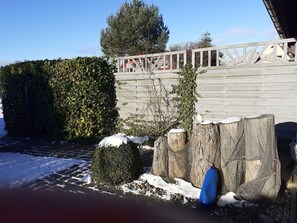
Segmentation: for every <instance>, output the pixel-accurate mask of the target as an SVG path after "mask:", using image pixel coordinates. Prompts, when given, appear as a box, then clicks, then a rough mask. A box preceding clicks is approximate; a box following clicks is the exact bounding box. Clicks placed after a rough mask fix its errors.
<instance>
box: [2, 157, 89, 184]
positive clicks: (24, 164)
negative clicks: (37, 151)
mask: <svg viewBox="0 0 297 223" xmlns="http://www.w3.org/2000/svg"><path fill="white" fill-rule="evenodd" d="M82 162H85V161H83V160H77V159H64V158H56V157H35V156H31V155H26V154H19V153H0V188H15V187H20V186H22V185H24V184H26V183H29V182H31V181H34V180H36V179H40V178H44V177H46V176H48V175H50V174H52V173H55V172H58V171H61V170H63V169H67V168H69V167H71V166H73V165H76V164H79V163H82Z"/></svg>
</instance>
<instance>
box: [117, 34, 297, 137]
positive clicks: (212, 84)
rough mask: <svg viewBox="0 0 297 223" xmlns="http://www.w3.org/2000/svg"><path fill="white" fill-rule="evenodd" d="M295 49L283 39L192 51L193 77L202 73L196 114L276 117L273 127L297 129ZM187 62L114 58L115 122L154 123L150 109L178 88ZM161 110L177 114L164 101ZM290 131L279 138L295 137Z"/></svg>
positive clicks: (169, 56)
mask: <svg viewBox="0 0 297 223" xmlns="http://www.w3.org/2000/svg"><path fill="white" fill-rule="evenodd" d="M295 43H296V39H285V40H279V41H271V42H263V43H250V44H242V45H232V46H226V47H212V48H205V49H195V50H192V58H191V61H192V64H193V66H194V67H195V66H198V65H199V69H198V72H199V71H200V70H202V69H205V70H206V72H205V73H202V74H198V77H197V92H198V93H199V94H200V95H201V98H199V99H198V103H197V105H196V110H197V112H198V113H202V114H204V115H205V118H208V119H213V120H220V119H223V118H226V117H230V116H240V117H245V116H250V115H259V114H264V113H269V114H274V115H275V120H276V123H277V124H281V123H292V124H294V123H295V124H296V125H297V58H296V57H295V55H296V48H295ZM188 59H189V58H188ZM186 61H187V58H186V51H178V52H167V53H164V54H153V55H143V56H136V57H133V56H131V57H122V58H119V59H118V71H119V72H118V73H116V74H115V75H116V80H117V98H118V107H119V109H120V116H121V117H122V118H127V117H128V116H129V115H132V114H142V115H143V116H144V117H145V118H146V119H151V118H153V117H152V113H153V112H152V108H151V107H152V104H153V103H159V105H160V101H162V100H161V97H162V96H164V95H166V97H169V98H170V97H171V98H172V96H171V95H169V94H168V93H169V92H170V91H171V89H172V85H176V84H177V83H178V78H179V75H178V74H177V72H178V71H179V70H180V68H181V67H182V66H183V65H184V64H185V63H186ZM162 103H163V102H162ZM162 103H161V104H162ZM162 106H165V107H162ZM162 106H161V107H162V108H163V109H164V110H167V111H168V109H169V107H171V108H172V110H171V113H174V112H176V106H175V105H173V104H172V105H170V106H168V101H167V104H166V102H164V103H163V104H162ZM166 106H167V107H166ZM169 110H170V109H169ZM284 126H285V125H284ZM292 126H294V125H291V127H288V126H285V127H283V128H280V129H281V131H280V132H282V131H283V130H284V131H289V132H291V133H293V132H294V131H296V132H297V127H292Z"/></svg>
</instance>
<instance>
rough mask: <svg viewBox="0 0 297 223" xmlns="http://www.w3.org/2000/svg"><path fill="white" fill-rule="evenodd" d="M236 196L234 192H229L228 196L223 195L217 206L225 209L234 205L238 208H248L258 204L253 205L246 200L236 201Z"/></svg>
mask: <svg viewBox="0 0 297 223" xmlns="http://www.w3.org/2000/svg"><path fill="white" fill-rule="evenodd" d="M235 195H236V194H235V193H234V192H228V193H227V194H225V195H223V196H221V197H220V199H219V200H218V201H217V205H218V206H219V207H223V206H226V205H234V206H236V207H241V208H243V207H247V206H255V205H256V204H253V203H248V202H247V201H244V200H241V201H239V200H236V199H235V198H234V196H235Z"/></svg>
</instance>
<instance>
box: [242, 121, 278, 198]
mask: <svg viewBox="0 0 297 223" xmlns="http://www.w3.org/2000/svg"><path fill="white" fill-rule="evenodd" d="M244 132H245V143H246V149H245V160H246V164H245V165H246V166H245V169H246V172H245V180H244V183H243V184H242V185H241V186H240V187H239V188H238V193H237V195H238V197H239V198H241V199H245V200H249V201H257V200H261V199H265V200H266V199H268V200H275V199H276V198H277V195H278V192H279V188H280V184H281V182H280V181H281V180H280V162H279V158H278V153H277V146H276V136H275V123H274V116H273V115H261V116H259V117H254V118H245V119H244Z"/></svg>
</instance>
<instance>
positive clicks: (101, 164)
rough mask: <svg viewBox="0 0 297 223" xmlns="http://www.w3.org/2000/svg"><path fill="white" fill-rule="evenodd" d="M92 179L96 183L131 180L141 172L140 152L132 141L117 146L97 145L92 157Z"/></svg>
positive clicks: (105, 183) (117, 182)
mask: <svg viewBox="0 0 297 223" xmlns="http://www.w3.org/2000/svg"><path fill="white" fill-rule="evenodd" d="M91 170H92V180H93V181H95V182H96V183H97V184H103V185H119V184H121V183H127V182H131V181H132V180H134V179H136V178H137V177H138V176H139V175H140V174H141V172H142V164H141V160H140V153H139V150H138V148H137V145H136V144H134V143H128V144H122V145H120V146H119V147H97V148H96V150H95V153H94V155H93V159H92V165H91Z"/></svg>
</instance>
